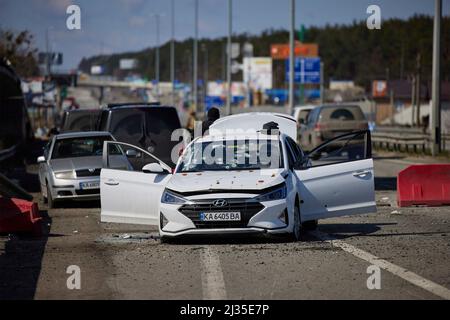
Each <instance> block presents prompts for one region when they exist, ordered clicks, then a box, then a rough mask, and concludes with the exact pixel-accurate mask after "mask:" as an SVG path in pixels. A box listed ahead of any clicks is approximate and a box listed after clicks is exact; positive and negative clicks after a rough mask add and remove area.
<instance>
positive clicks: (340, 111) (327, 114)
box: [320, 106, 365, 121]
mask: <svg viewBox="0 0 450 320" xmlns="http://www.w3.org/2000/svg"><path fill="white" fill-rule="evenodd" d="M320 120H321V121H363V120H365V117H364V114H363V112H362V111H361V108H360V107H358V106H337V107H331V108H330V107H329V108H323V109H322V111H321V113H320Z"/></svg>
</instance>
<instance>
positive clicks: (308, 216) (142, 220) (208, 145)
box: [100, 116, 376, 239]
mask: <svg viewBox="0 0 450 320" xmlns="http://www.w3.org/2000/svg"><path fill="white" fill-rule="evenodd" d="M227 118H228V117H227ZM230 118H231V117H230ZM253 118H255V116H254V117H253ZM256 118H257V116H256ZM224 119H226V118H223V119H222V121H221V123H222V124H221V125H222V126H224V124H223V121H224ZM264 120H267V119H266V116H264ZM272 120H273V122H277V120H278V121H279V120H280V117H275V116H274V117H272ZM282 121H283V120H281V122H282ZM234 122H235V121H234ZM279 122H280V121H279ZM275 124H277V123H275ZM272 125H273V123H272ZM293 125H294V126H296V124H295V122H293ZM288 126H289V125H288ZM285 127H286V126H285V125H280V126H279V129H280V130H279V131H277V130H269V131H265V132H258V131H256V132H253V133H252V134H248V133H247V134H245V135H240V134H223V133H220V132H216V133H215V134H210V135H208V136H204V137H201V138H197V139H195V140H194V141H192V142H191V143H190V144H189V145H188V146H187V147H186V149H185V151H184V153H183V155H182V156H181V157H180V159H179V160H178V163H177V166H176V168H175V170H174V171H173V172H172V171H171V169H170V168H169V167H168V166H167V165H165V164H164V163H162V162H161V161H160V160H159V159H157V158H155V157H154V156H153V155H151V154H150V153H148V152H147V151H145V150H142V149H140V148H138V147H135V146H132V145H129V144H125V143H120V142H115V141H107V142H105V144H104V151H103V169H102V171H101V184H100V188H101V220H102V221H103V222H118V223H130V224H147V225H155V226H158V228H159V232H160V235H161V237H162V238H163V239H164V238H169V237H175V236H181V235H188V234H191V235H195V234H236V233H260V234H286V235H289V236H290V237H292V238H293V239H299V238H300V234H301V230H302V227H303V228H308V229H311V228H314V227H315V226H316V225H317V220H319V219H326V218H330V217H337V216H343V215H351V214H365V213H371V212H375V211H376V205H375V192H374V172H373V161H372V159H371V142H370V132H369V131H360V132H354V133H349V134H345V135H343V136H340V137H337V138H335V139H333V140H330V141H328V142H326V143H324V144H323V145H321V146H319V147H318V148H316V149H315V150H313V151H312V152H311V153H310V154H308V155H305V154H304V153H303V151H302V149H301V148H300V146H299V145H298V144H297V143H296V142H295V141H294V139H293V137H292V136H294V137H295V135H296V132H294V131H292V132H289V134H286V133H284V132H283V131H285ZM216 129H217V128H216ZM212 131H214V130H212ZM219 131H220V130H219ZM288 131H289V130H288ZM290 135H292V136H290ZM118 147H119V148H118ZM118 149H120V150H122V152H123V153H124V154H125V155H127V156H128V158H129V160H130V166H126V167H125V166H124V167H117V166H116V167H114V164H113V163H112V162H111V159H110V158H111V156H110V154H111V151H113V152H112V154H114V152H117V150H118ZM131 167H132V168H133V170H130V168H131Z"/></svg>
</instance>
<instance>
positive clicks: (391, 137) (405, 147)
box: [372, 130, 450, 153]
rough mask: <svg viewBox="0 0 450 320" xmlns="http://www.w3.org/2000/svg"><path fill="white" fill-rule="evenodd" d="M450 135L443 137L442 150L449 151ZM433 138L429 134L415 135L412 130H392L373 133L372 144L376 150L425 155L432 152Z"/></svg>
mask: <svg viewBox="0 0 450 320" xmlns="http://www.w3.org/2000/svg"><path fill="white" fill-rule="evenodd" d="M448 142H450V134H443V135H442V142H441V147H442V150H443V151H445V150H448V148H447V144H448ZM431 143H432V141H431V137H430V135H428V134H423V133H415V132H412V130H406V132H403V133H401V132H400V131H397V132H393V131H391V130H383V131H375V132H372V144H373V146H374V148H378V149H387V150H389V151H399V152H416V153H425V152H427V151H429V150H430V146H431Z"/></svg>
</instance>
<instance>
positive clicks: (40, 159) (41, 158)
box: [37, 156, 45, 163]
mask: <svg viewBox="0 0 450 320" xmlns="http://www.w3.org/2000/svg"><path fill="white" fill-rule="evenodd" d="M44 162H45V157H44V156H40V157H38V158H37V163H44Z"/></svg>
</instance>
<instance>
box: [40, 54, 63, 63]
mask: <svg viewBox="0 0 450 320" xmlns="http://www.w3.org/2000/svg"><path fill="white" fill-rule="evenodd" d="M38 61H39V64H44V63H47V62H48V63H49V64H51V65H58V66H59V65H62V63H63V54H62V53H61V52H40V53H39V55H38Z"/></svg>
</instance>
